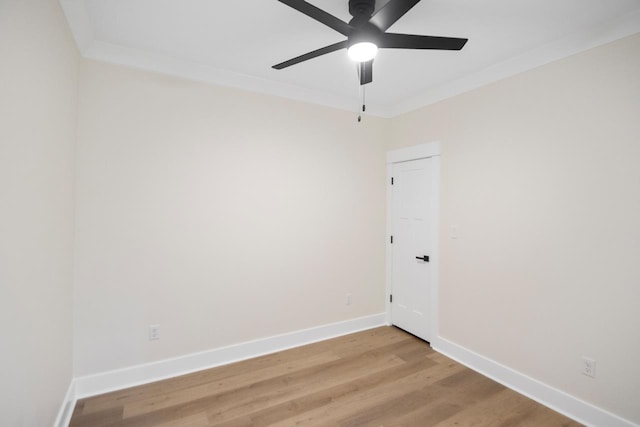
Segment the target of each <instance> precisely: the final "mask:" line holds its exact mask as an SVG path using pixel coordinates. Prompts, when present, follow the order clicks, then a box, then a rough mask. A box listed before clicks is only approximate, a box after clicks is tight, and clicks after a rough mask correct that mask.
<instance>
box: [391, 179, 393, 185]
mask: <svg viewBox="0 0 640 427" xmlns="http://www.w3.org/2000/svg"><path fill="white" fill-rule="evenodd" d="M391 185H393V177H391Z"/></svg>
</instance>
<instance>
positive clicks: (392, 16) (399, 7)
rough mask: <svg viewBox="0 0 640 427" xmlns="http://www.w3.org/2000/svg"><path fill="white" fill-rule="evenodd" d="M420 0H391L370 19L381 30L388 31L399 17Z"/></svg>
mask: <svg viewBox="0 0 640 427" xmlns="http://www.w3.org/2000/svg"><path fill="white" fill-rule="evenodd" d="M419 1H420V0H390V1H389V3H387V4H385V5H384V6H382V8H380V10H378V11H377V12H376V13H375V14H374V15H373V16H372V17H371V19H370V20H369V22H371V23H372V24H373V25H375V26H376V27H378V28H379V29H380V30H381V31H387V30H388V29H389V27H391V26H392V25H393V24H394V23H395V22H396V21H397V20H398V19H400V18H402V16H403V15H404V14H405V13H407V12H408V11H409V9H411V8H412V7H413V6H415V5H416V4H417V3H418V2H419Z"/></svg>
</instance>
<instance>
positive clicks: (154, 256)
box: [74, 61, 387, 376]
mask: <svg viewBox="0 0 640 427" xmlns="http://www.w3.org/2000/svg"><path fill="white" fill-rule="evenodd" d="M79 111H80V112H79V134H78V141H79V145H78V188H77V200H78V204H77V206H78V208H77V240H76V243H77V246H76V269H75V270H76V277H75V341H74V345H75V353H74V354H75V375H78V376H82V375H87V374H92V373H97V372H103V371H106V370H110V369H115V368H121V367H129V366H132V365H135V364H140V363H145V362H150V361H154V360H158V359H163V358H168V357H173V356H181V355H186V354H189V353H193V352H198V351H203V350H209V349H214V348H218V347H221V346H225V345H229V344H233V343H239V342H244V341H247V340H251V339H255V338H262V337H268V336H271V335H274V334H280V333H284V332H289V331H296V330H300V329H304V328H308V327H313V326H318V325H322V324H326V323H330V322H336V321H340V320H346V319H351V318H356V317H360V316H365V315H371V314H377V313H381V312H383V311H384V277H385V276H384V265H385V262H384V242H385V237H384V236H385V216H384V206H385V186H384V182H385V167H384V164H385V147H384V143H385V141H386V139H387V138H386V133H385V132H386V127H385V125H386V121H385V120H382V119H374V118H365V120H364V121H363V122H362V123H361V124H358V123H357V122H356V114H355V113H348V112H341V111H337V110H334V109H329V108H323V107H318V106H311V105H307V104H303V103H297V102H293V101H289V100H284V99H279V98H274V97H269V96H263V95H257V94H252V93H248V92H242V91H239V90H234V89H228V88H221V87H215V86H210V85H205V84H201V83H196V82H191V81H186V80H181V79H177V78H172V77H166V76H162V75H157V74H152V73H148V72H143V71H135V70H131V69H126V68H123V67H119V66H113V65H107V64H104V63H99V62H91V61H86V62H84V63H83V67H82V72H81V87H80V110H79ZM347 293H351V294H353V304H352V305H350V306H347V305H346V304H345V296H346V294H347ZM151 324H160V325H161V339H160V340H159V341H153V342H150V341H148V339H147V327H148V326H149V325H151Z"/></svg>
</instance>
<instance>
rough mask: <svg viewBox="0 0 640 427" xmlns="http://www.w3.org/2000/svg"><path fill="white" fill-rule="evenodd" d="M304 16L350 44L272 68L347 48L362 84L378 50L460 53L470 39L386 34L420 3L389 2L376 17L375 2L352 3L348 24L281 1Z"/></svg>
mask: <svg viewBox="0 0 640 427" xmlns="http://www.w3.org/2000/svg"><path fill="white" fill-rule="evenodd" d="M278 1H280V2H281V3H284V4H286V5H287V6H290V7H292V8H294V9H295V10H297V11H299V12H301V13H304V14H305V15H307V16H309V17H310V18H313V19H315V20H316V21H318V22H320V23H322V24H324V25H326V26H328V27H330V28H332V29H334V30H336V31H337V32H339V33H340V34H342V35H343V36H346V37H347V40H344V41H341V42H338V43H334V44H331V45H329V46H325V47H322V48H320V49H316V50H314V51H311V52H308V53H305V54H304V55H300V56H297V57H295V58H293V59H290V60H288V61H285V62H281V63H280V64H276V65H274V66H273V68H275V69H276V70H281V69H283V68H287V67H290V66H292V65H295V64H299V63H301V62H304V61H307V60H309V59H313V58H317V57H318V56H321V55H325V54H327V53H331V52H335V51H337V50H340V49H344V48H347V51H348V53H349V57H350V58H351V59H353V60H354V61H356V62H357V63H358V74H359V75H360V84H361V85H365V84H367V83H370V82H371V81H373V58H374V57H375V55H376V53H377V51H378V48H392V49H435V50H460V49H462V47H463V46H464V45H465V43H466V42H467V40H468V39H464V38H454V37H436V36H420V35H415V34H397V33H387V32H386V31H387V30H388V29H389V27H391V26H392V25H393V24H394V23H395V22H396V21H397V20H398V19H400V18H401V17H402V16H403V15H404V14H405V13H407V12H408V11H409V9H411V8H412V7H413V6H415V5H416V4H417V3H418V2H419V1H420V0H390V1H389V2H388V3H387V4H385V5H384V6H382V7H381V8H380V9H379V10H378V11H377V12H376V13H375V14H374V13H373V12H374V11H375V5H376V2H375V0H349V13H350V14H351V16H353V18H352V19H351V20H350V21H349V23H346V22H344V21H342V20H341V19H338V18H336V17H335V16H333V15H331V14H329V13H327V12H325V11H324V10H322V9H319V8H317V7H316V6H314V5H312V4H310V3H308V2H306V1H304V0H278Z"/></svg>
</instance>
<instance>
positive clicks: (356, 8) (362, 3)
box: [349, 0, 376, 20]
mask: <svg viewBox="0 0 640 427" xmlns="http://www.w3.org/2000/svg"><path fill="white" fill-rule="evenodd" d="M375 9H376V0H349V13H350V14H351V16H353V18H354V19H356V20H360V19H363V20H369V18H370V17H371V15H373V11H374V10H375Z"/></svg>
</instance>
